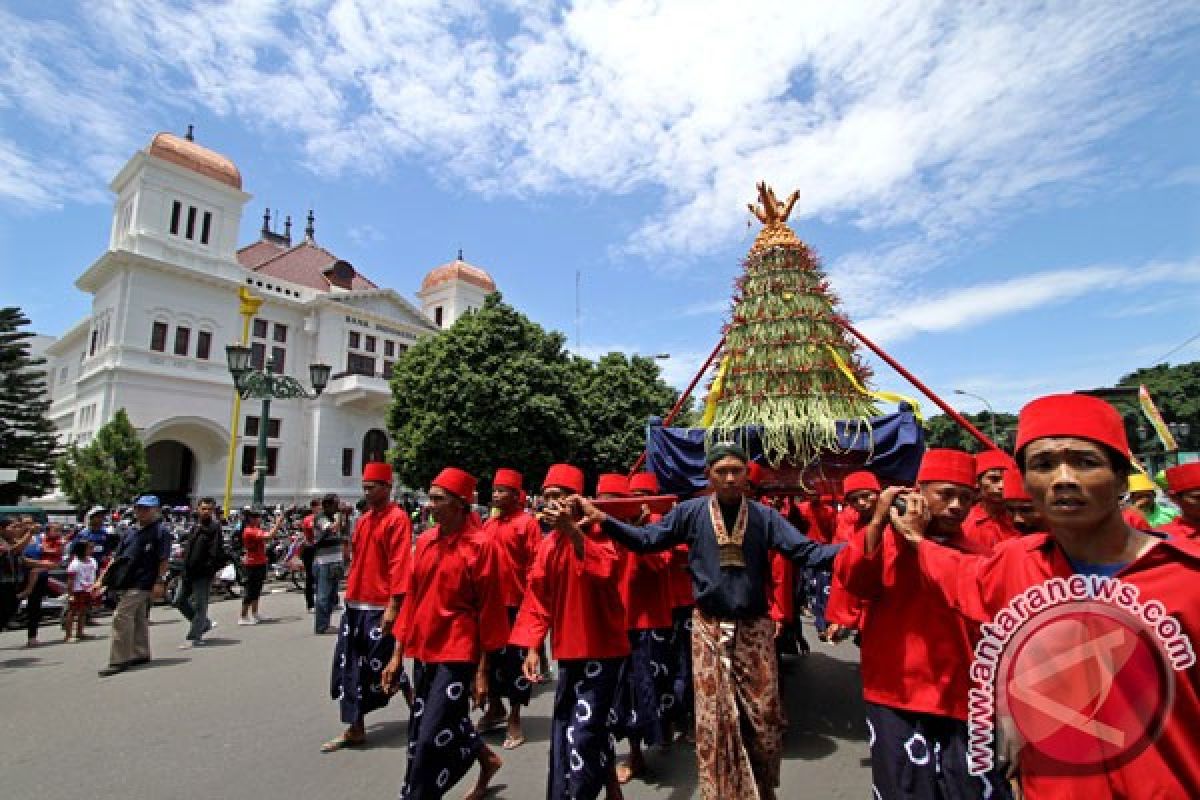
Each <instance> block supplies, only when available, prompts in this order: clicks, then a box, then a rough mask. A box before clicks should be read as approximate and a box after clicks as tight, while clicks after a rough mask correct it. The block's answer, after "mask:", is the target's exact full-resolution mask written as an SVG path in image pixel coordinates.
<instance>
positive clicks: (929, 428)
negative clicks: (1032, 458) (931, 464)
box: [924, 411, 1017, 453]
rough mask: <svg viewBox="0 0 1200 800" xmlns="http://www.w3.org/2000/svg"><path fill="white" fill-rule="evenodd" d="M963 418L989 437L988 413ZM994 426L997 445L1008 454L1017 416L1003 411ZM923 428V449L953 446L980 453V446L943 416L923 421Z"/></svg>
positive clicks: (959, 426) (946, 416) (990, 427)
mask: <svg viewBox="0 0 1200 800" xmlns="http://www.w3.org/2000/svg"><path fill="white" fill-rule="evenodd" d="M963 416H964V417H966V418H967V419H968V420H969V421H970V423H971V424H972V425H974V426H975V427H976V428H978V429H979V430H980V431H982V432H983V434H984V435H985V436H989V437H990V436H991V435H992V415H991V412H988V411H981V412H979V413H978V414H963ZM995 425H996V428H995V430H996V436H995V438H996V439H997V440H998V441H997V442H996V444H998V445H1000V447H1001V448H1002V449H1004V450H1009V451H1010V452H1011V450H1012V445H1013V441H1014V439H1015V433H1014V432H1015V431H1016V429H1017V415H1016V414H1009V413H1007V412H1004V411H1000V412H997V414H996V419H995ZM924 427H925V446H926V447H952V448H954V449H956V450H966V451H967V452H968V453H978V452H979V451H980V450H983V444H981V443H980V441H979V440H978V439H976V438H975V437H974V436H972V435H971V434H969V433H967V431H966V430H965V429H964V428H963V427H962V426H961V425H959V424H958V423H957V422H955V421H954V420H953V419H951V418H950V417H949V416H948V415H946V414H938V415H936V416H933V417H928V418H926V420H925V424H924Z"/></svg>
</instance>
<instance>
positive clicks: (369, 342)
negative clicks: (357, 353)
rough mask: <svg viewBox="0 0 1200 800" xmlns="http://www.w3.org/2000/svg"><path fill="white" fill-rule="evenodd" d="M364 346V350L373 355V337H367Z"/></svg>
mask: <svg viewBox="0 0 1200 800" xmlns="http://www.w3.org/2000/svg"><path fill="white" fill-rule="evenodd" d="M364 345H365V346H364V347H363V349H364V350H366V351H367V352H368V353H374V352H375V337H374V336H367V337H366V342H365V343H364Z"/></svg>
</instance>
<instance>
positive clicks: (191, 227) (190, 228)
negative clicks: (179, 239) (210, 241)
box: [183, 206, 196, 239]
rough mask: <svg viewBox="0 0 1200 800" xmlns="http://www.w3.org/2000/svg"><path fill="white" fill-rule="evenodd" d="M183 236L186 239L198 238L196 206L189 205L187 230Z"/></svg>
mask: <svg viewBox="0 0 1200 800" xmlns="http://www.w3.org/2000/svg"><path fill="white" fill-rule="evenodd" d="M183 238H185V239H194V238H196V207H195V206H188V218H187V232H186V233H184V235H183Z"/></svg>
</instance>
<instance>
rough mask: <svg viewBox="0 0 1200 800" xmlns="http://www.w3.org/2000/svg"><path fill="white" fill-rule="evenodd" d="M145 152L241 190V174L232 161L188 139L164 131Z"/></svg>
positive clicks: (155, 137)
mask: <svg viewBox="0 0 1200 800" xmlns="http://www.w3.org/2000/svg"><path fill="white" fill-rule="evenodd" d="M147 152H148V153H149V154H150V155H152V156H154V157H156V158H161V159H162V160H163V161H170V162H171V163H172V164H178V165H179V166H181V167H183V168H185V169H190V170H191V171H192V172H197V173H199V174H201V175H203V176H205V177H206V178H212V179H213V180H214V181H220V182H221V183H223V184H225V185H226V186H232V187H233V188H234V189H241V188H242V173H240V172H238V168H237V167H236V166H235V165H234V163H233V162H232V161H230V160H229V159H228V158H226V157H225V156H223V155H221V154H220V153H215V152H213V151H212V150H209V149H208V148H207V147H201V146H200V145H198V144H196V143H195V142H193V141H191V140H189V139H184V138H183V137H181V136H176V135H175V134H173V133H167V132H165V131H164V132H163V133H158V134H155V135H154V139H152V140H151V142H150V147H149V149H148V150H147Z"/></svg>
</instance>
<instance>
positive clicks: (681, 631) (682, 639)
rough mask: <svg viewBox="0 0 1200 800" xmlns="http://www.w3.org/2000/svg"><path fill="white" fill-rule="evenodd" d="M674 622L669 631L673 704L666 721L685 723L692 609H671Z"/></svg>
mask: <svg viewBox="0 0 1200 800" xmlns="http://www.w3.org/2000/svg"><path fill="white" fill-rule="evenodd" d="M671 617H672V618H673V619H674V621H675V625H674V627H673V628H672V629H671V651H672V653H673V662H674V663H673V664H672V666H671V694H673V695H674V696H675V702H674V703H672V705H671V707H670V708H669V709H668V710H667V715H666V716H667V719H671V720H676V721H678V722H679V723H680V724H682V723H685V722H686V721H687V718H688V717H689V716H690V715H691V713H692V705H693V694H692V607H691V606H679V607H678V608H673V609H671Z"/></svg>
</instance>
